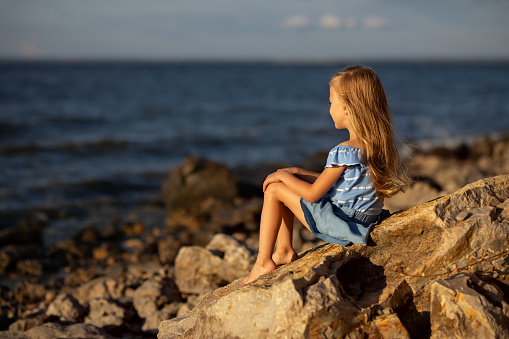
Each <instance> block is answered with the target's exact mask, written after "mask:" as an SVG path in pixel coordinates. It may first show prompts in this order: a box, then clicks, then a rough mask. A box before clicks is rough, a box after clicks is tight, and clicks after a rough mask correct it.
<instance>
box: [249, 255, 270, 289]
mask: <svg viewBox="0 0 509 339" xmlns="http://www.w3.org/2000/svg"><path fill="white" fill-rule="evenodd" d="M276 268H277V265H276V264H275V263H274V262H273V261H272V260H270V259H269V260H266V261H263V262H259V261H258V260H256V262H255V264H254V266H253V268H252V269H251V272H250V273H249V275H248V276H247V277H245V278H244V279H242V286H246V285H247V284H249V283H250V282H253V281H255V280H256V279H258V277H259V276H261V275H264V274H267V273H270V272H272V271H274V270H275V269H276Z"/></svg>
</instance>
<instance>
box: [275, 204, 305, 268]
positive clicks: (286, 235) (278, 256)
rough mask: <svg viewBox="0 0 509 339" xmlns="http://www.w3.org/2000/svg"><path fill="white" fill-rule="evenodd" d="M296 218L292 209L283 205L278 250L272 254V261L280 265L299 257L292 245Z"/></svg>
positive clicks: (277, 243)
mask: <svg viewBox="0 0 509 339" xmlns="http://www.w3.org/2000/svg"><path fill="white" fill-rule="evenodd" d="M294 219H295V218H294V215H293V213H292V211H291V210H290V209H289V208H288V207H286V206H284V205H283V218H282V221H281V226H280V228H279V233H278V235H277V242H276V251H275V252H274V253H273V254H272V261H274V263H275V264H276V265H278V266H279V265H284V264H288V263H290V262H292V261H295V260H297V259H298V258H299V255H298V254H297V252H295V250H294V249H293V246H292V240H293V221H294Z"/></svg>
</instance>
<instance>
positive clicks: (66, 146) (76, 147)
mask: <svg viewBox="0 0 509 339" xmlns="http://www.w3.org/2000/svg"><path fill="white" fill-rule="evenodd" d="M127 144H128V143H127V142H126V141H123V140H109V139H101V140H95V141H89V142H84V143H79V142H75V141H70V142H66V143H63V144H58V145H40V144H34V143H29V144H24V145H0V154H2V155H16V154H30V153H37V152H62V153H77V154H81V153H87V152H97V151H102V152H104V151H109V150H117V149H122V148H125V147H126V146H127Z"/></svg>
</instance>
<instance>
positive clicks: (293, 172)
mask: <svg viewBox="0 0 509 339" xmlns="http://www.w3.org/2000/svg"><path fill="white" fill-rule="evenodd" d="M282 171H285V172H288V173H290V174H296V173H297V168H296V167H287V168H280V169H278V170H277V172H282Z"/></svg>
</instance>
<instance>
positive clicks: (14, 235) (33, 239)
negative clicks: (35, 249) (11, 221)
mask: <svg viewBox="0 0 509 339" xmlns="http://www.w3.org/2000/svg"><path fill="white" fill-rule="evenodd" d="M41 234H42V228H41V227H23V226H12V227H7V228H4V229H1V230H0V246H5V245H13V244H32V243H37V244H41V243H42V238H41Z"/></svg>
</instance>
